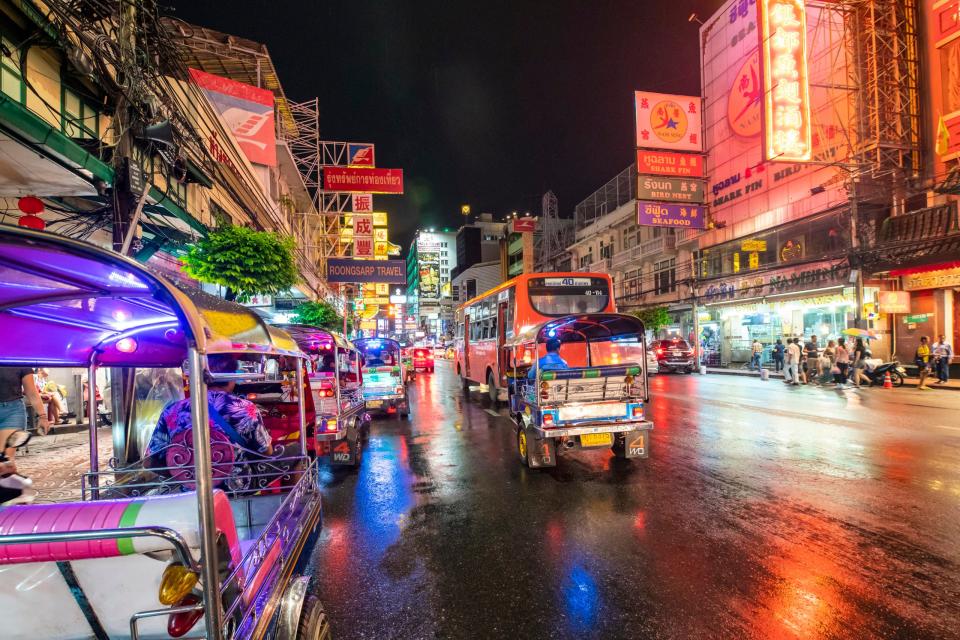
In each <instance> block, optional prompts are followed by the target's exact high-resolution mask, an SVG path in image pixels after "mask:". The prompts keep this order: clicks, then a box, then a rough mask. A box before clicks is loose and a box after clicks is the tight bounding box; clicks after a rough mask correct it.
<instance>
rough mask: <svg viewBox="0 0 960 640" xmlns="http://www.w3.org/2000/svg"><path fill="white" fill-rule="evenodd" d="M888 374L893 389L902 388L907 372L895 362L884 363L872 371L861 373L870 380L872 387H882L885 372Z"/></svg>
mask: <svg viewBox="0 0 960 640" xmlns="http://www.w3.org/2000/svg"><path fill="white" fill-rule="evenodd" d="M888 371H889V372H890V381H891V382H892V383H893V386H895V387H902V386H903V382H904V380H906V377H907V370H906V369H905V368H904V367H903V365H901V364H900V363H899V362H898V361H897V360H894V361H893V362H884V363H883V364H878V365H877V366H876V367H874V368H873V369H872V370H868V369H864V370H863V373H864V374H865V375H866V376H867V377H868V378H870V384H871V386H872V385H881V386H882V385H883V380H884V378H885V377H886V374H887V372H888Z"/></svg>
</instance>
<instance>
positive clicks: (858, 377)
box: [850, 338, 873, 389]
mask: <svg viewBox="0 0 960 640" xmlns="http://www.w3.org/2000/svg"><path fill="white" fill-rule="evenodd" d="M869 357H870V351H869V350H868V349H867V346H866V345H865V344H864V343H863V338H857V341H856V343H855V344H854V346H853V369H852V371H851V373H850V380H851V382H853V383H854V384H855V385H857V388H858V389H859V388H860V383H861V382H866V383H867V385H868V386H869V385H870V384H872V382H873V381H872V380H870V377H869V376H867V374H866V373H865V372H864V369H866V368H867V358H869Z"/></svg>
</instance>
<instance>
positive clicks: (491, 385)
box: [487, 371, 500, 407]
mask: <svg viewBox="0 0 960 640" xmlns="http://www.w3.org/2000/svg"><path fill="white" fill-rule="evenodd" d="M487 392H488V393H489V394H490V403H491V404H493V406H494V407H496V406H497V399H498V398H499V397H500V390H499V389H497V382H496V378H494V376H493V371H490V372H489V373H487Z"/></svg>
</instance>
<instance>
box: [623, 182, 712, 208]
mask: <svg viewBox="0 0 960 640" xmlns="http://www.w3.org/2000/svg"><path fill="white" fill-rule="evenodd" d="M705 187H706V181H705V180H694V179H691V178H670V177H668V176H644V175H640V176H637V200H661V201H663V202H685V203H687V204H703V198H704V189H705Z"/></svg>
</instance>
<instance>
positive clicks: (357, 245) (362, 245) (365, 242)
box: [353, 236, 374, 258]
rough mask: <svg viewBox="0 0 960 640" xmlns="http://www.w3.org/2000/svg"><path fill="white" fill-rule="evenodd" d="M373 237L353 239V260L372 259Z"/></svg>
mask: <svg viewBox="0 0 960 640" xmlns="http://www.w3.org/2000/svg"><path fill="white" fill-rule="evenodd" d="M373 250H374V242H373V236H361V237H359V238H358V237H356V236H355V237H354V238H353V257H354V258H372V257H373V255H374V253H373Z"/></svg>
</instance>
